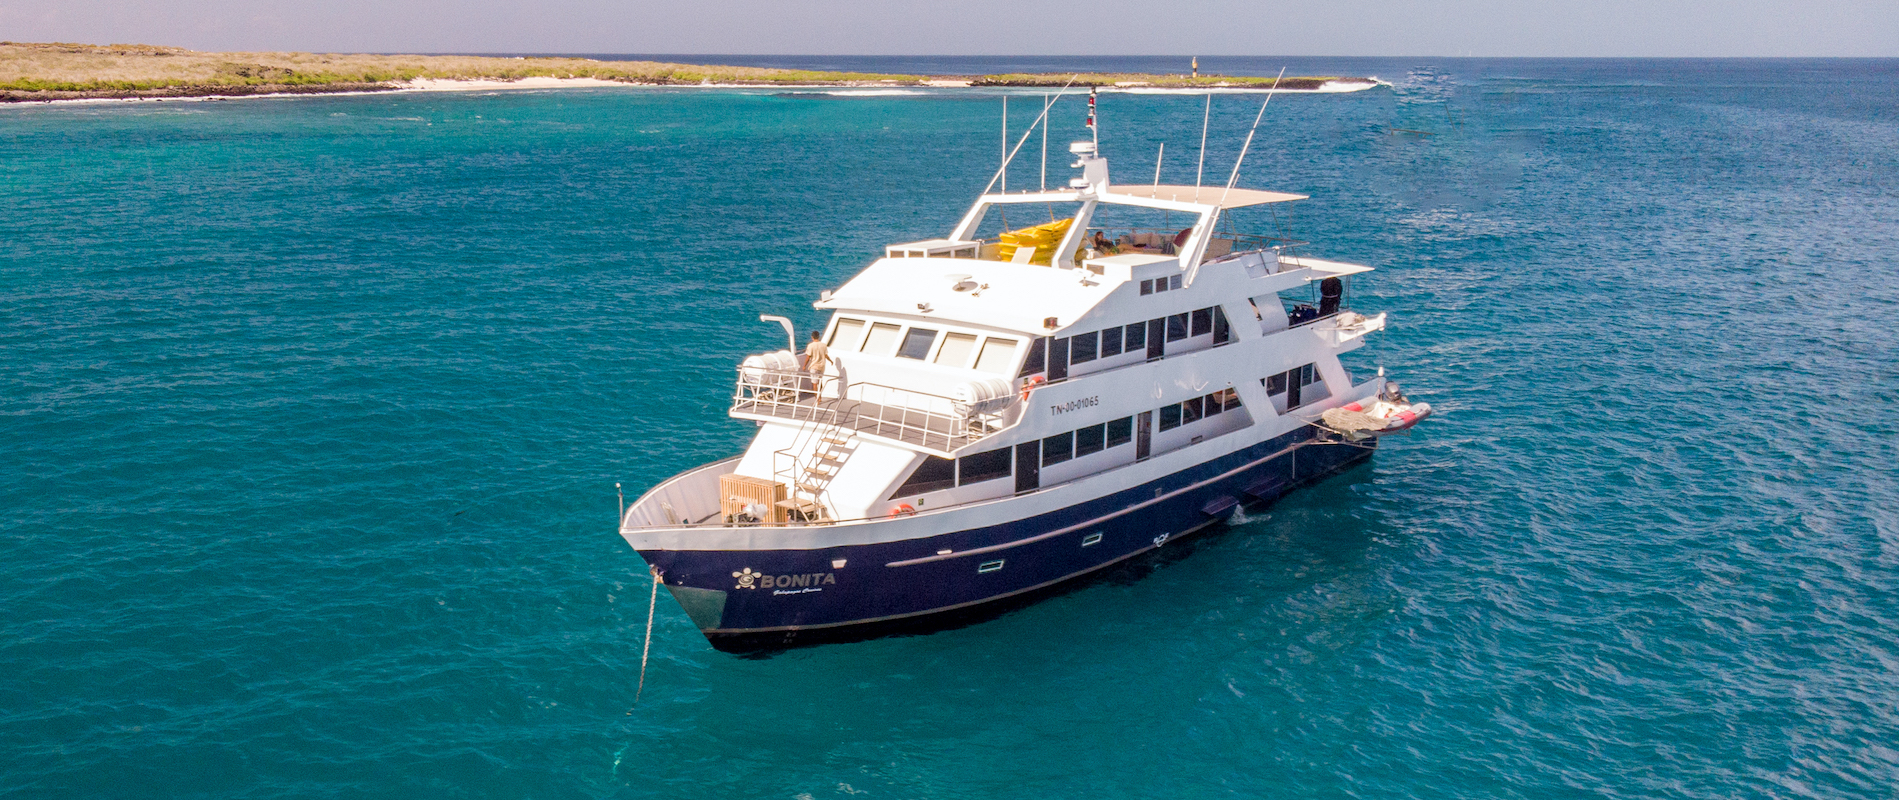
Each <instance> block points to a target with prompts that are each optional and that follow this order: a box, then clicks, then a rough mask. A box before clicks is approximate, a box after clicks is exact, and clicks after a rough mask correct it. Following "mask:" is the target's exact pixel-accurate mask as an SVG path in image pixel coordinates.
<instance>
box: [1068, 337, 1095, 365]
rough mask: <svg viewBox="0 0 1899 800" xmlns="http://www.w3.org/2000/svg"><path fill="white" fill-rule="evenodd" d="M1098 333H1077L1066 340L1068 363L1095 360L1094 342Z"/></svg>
mask: <svg viewBox="0 0 1899 800" xmlns="http://www.w3.org/2000/svg"><path fill="white" fill-rule="evenodd" d="M1100 338H1101V337H1100V334H1098V333H1095V332H1092V331H1091V332H1088V333H1077V334H1075V335H1074V337H1073V338H1071V339H1069V340H1068V363H1070V364H1081V363H1085V362H1088V361H1093V360H1095V352H1096V342H1097V341H1098V340H1099V339H1100Z"/></svg>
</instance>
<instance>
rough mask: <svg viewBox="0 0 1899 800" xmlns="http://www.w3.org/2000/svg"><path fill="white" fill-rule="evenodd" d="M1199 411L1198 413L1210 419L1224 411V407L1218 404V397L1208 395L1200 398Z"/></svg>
mask: <svg viewBox="0 0 1899 800" xmlns="http://www.w3.org/2000/svg"><path fill="white" fill-rule="evenodd" d="M1200 409H1201V410H1200V413H1201V414H1202V415H1205V416H1209V417H1211V416H1213V415H1215V414H1218V413H1220V412H1222V411H1225V410H1226V407H1225V406H1223V405H1221V404H1220V397H1219V395H1212V394H1210V395H1207V396H1206V397H1204V398H1201V400H1200Z"/></svg>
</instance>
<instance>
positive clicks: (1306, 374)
mask: <svg viewBox="0 0 1899 800" xmlns="http://www.w3.org/2000/svg"><path fill="white" fill-rule="evenodd" d="M1316 372H1317V370H1314V369H1313V368H1312V365H1311V364H1307V365H1305V366H1303V367H1300V368H1299V385H1300V386H1311V385H1312V382H1313V381H1315V380H1317V378H1314V377H1313V375H1314V373H1316Z"/></svg>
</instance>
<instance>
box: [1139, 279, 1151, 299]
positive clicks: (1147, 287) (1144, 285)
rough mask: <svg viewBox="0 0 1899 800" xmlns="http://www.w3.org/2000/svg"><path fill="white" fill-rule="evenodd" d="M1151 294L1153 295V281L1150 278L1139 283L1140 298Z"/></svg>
mask: <svg viewBox="0 0 1899 800" xmlns="http://www.w3.org/2000/svg"><path fill="white" fill-rule="evenodd" d="M1153 293H1154V280H1153V279H1152V278H1149V279H1147V280H1144V281H1141V296H1143V297H1145V296H1147V295H1150V294H1153Z"/></svg>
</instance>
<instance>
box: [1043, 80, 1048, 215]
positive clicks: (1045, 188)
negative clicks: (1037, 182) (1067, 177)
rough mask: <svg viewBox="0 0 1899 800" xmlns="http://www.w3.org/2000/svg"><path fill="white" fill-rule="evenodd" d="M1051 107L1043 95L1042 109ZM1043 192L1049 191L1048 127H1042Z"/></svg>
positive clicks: (1046, 96)
mask: <svg viewBox="0 0 1899 800" xmlns="http://www.w3.org/2000/svg"><path fill="white" fill-rule="evenodd" d="M1048 105H1049V99H1048V95H1042V108H1044V109H1046V108H1048ZM1042 191H1044V192H1046V191H1048V126H1047V125H1043V126H1042Z"/></svg>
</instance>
